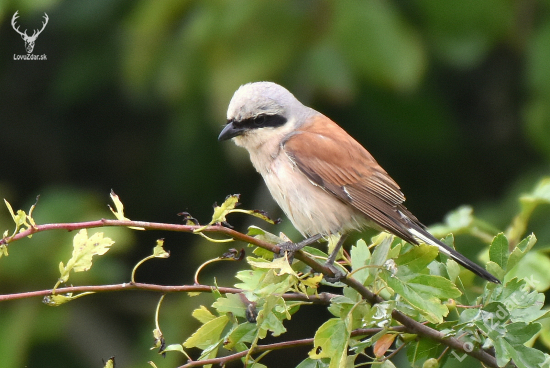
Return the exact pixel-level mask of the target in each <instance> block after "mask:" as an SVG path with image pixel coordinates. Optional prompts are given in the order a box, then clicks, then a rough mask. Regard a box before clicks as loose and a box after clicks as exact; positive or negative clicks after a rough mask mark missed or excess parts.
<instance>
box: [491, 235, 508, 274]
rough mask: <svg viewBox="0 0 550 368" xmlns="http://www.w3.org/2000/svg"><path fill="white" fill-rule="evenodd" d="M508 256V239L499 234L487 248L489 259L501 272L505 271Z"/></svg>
mask: <svg viewBox="0 0 550 368" xmlns="http://www.w3.org/2000/svg"><path fill="white" fill-rule="evenodd" d="M508 256H509V253H508V239H507V238H506V236H505V235H504V234H503V233H500V234H498V235H497V236H495V238H494V239H493V242H492V243H491V246H490V248H489V259H490V260H491V261H492V262H495V263H496V264H498V265H499V266H500V268H502V269H503V270H506V265H507V264H508Z"/></svg>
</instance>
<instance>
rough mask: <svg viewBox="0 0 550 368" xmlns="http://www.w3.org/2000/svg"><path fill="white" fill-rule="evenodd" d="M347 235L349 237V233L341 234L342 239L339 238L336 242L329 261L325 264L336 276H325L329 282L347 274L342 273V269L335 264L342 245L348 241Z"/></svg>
mask: <svg viewBox="0 0 550 368" xmlns="http://www.w3.org/2000/svg"><path fill="white" fill-rule="evenodd" d="M347 237H348V235H347V234H342V235H341V236H340V239H338V242H337V243H336V246H335V247H334V250H333V251H332V253H331V254H330V256H329V257H328V258H327V262H326V263H325V266H327V267H328V268H329V269H330V270H331V271H332V272H333V273H334V277H326V276H325V280H327V281H328V282H337V281H339V280H340V279H341V278H343V277H344V276H345V274H344V273H342V271H340V270H339V269H338V268H337V267H336V266H334V261H336V257H338V253H339V252H340V248H342V245H343V244H344V242H345V241H346V239H347Z"/></svg>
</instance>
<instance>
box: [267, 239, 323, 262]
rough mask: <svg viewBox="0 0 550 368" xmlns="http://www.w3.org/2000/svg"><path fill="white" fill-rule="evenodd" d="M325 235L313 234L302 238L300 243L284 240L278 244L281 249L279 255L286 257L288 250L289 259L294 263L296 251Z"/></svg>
mask: <svg viewBox="0 0 550 368" xmlns="http://www.w3.org/2000/svg"><path fill="white" fill-rule="evenodd" d="M322 237H323V236H322V235H321V234H317V235H313V236H312V237H309V238H307V239H304V240H302V241H301V242H299V243H293V242H284V243H280V244H277V246H278V247H279V249H280V251H279V254H278V256H279V257H284V255H285V253H287V252H288V261H289V263H292V259H293V258H294V253H296V252H297V251H299V250H300V249H302V248H303V247H305V246H307V245H310V244H313V243H315V242H316V241H318V240H320V239H321V238H322Z"/></svg>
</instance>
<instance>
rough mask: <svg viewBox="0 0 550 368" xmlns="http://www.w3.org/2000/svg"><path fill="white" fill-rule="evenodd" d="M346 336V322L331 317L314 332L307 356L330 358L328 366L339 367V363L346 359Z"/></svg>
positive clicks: (347, 335)
mask: <svg viewBox="0 0 550 368" xmlns="http://www.w3.org/2000/svg"><path fill="white" fill-rule="evenodd" d="M348 338H349V332H348V328H347V326H346V322H345V321H343V320H341V319H340V318H331V319H329V320H328V321H326V322H325V323H323V324H322V325H321V327H319V329H318V330H317V332H315V337H314V339H313V340H314V342H313V344H314V347H313V350H311V351H310V352H309V357H310V358H311V359H322V358H330V364H329V368H337V367H341V363H342V362H345V359H346V349H347V345H348V344H347V341H348Z"/></svg>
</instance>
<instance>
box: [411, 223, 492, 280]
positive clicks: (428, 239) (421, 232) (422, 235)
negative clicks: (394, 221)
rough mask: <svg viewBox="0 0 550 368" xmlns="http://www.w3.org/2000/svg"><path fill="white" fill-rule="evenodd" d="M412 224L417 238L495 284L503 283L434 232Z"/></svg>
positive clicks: (413, 233) (413, 232) (412, 229)
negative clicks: (445, 242)
mask: <svg viewBox="0 0 550 368" xmlns="http://www.w3.org/2000/svg"><path fill="white" fill-rule="evenodd" d="M411 225H412V226H410V227H409V229H408V230H409V233H410V234H411V235H413V236H414V237H415V238H418V239H420V240H422V241H423V242H425V243H426V244H430V245H434V246H436V247H438V248H439V251H440V252H441V253H443V254H445V255H446V256H447V257H449V258H451V259H452V260H454V261H456V262H457V263H458V264H460V265H461V266H463V267H464V268H466V269H468V270H470V271H472V272H473V273H475V274H476V275H478V276H480V277H482V278H484V279H485V280H487V281H490V282H493V283H495V284H500V283H501V282H500V280H499V279H497V278H496V277H495V276H493V275H492V274H491V273H489V272H487V270H485V269H484V268H482V267H481V266H479V265H478V264H476V263H474V262H472V261H470V260H469V259H468V258H466V257H464V256H463V255H462V254H460V253H458V252H457V251H456V250H454V249H453V248H451V247H449V246H448V245H446V244H444V243H443V242H441V241H440V240H437V239H436V238H435V237H434V236H433V235H432V234H430V233H429V232H428V231H426V230H425V229H423V228H422V227H420V226H417V225H416V224H412V223H411Z"/></svg>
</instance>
